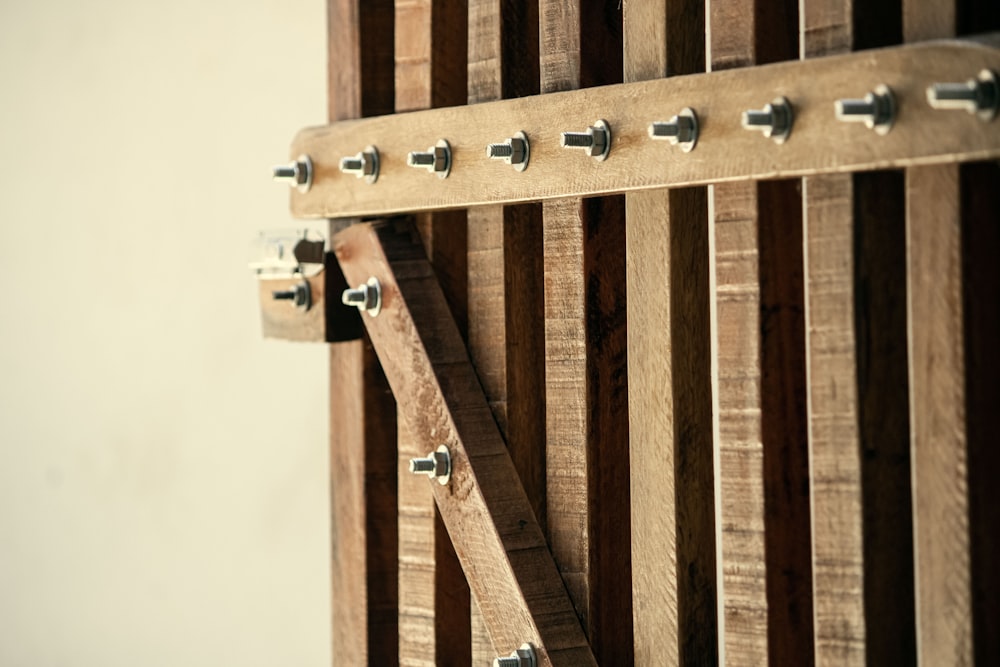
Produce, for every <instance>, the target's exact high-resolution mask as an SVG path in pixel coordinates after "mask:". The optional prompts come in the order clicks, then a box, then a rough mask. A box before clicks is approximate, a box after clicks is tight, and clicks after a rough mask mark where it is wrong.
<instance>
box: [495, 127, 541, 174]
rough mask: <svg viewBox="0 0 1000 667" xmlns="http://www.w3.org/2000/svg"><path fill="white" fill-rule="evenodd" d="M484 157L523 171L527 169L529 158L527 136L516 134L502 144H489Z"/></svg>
mask: <svg viewBox="0 0 1000 667" xmlns="http://www.w3.org/2000/svg"><path fill="white" fill-rule="evenodd" d="M486 157H488V158H490V159H491V160H503V161H504V162H506V163H507V164H509V165H511V166H513V167H514V169H517V170H518V171H524V170H525V169H527V168H528V158H529V157H531V148H530V146H529V145H528V136H527V135H526V134H525V133H524V132H518V133H517V134H515V135H514V136H513V137H509V138H508V139H507V140H506V141H504V142H503V143H499V144H489V145H488V146H487V147H486Z"/></svg>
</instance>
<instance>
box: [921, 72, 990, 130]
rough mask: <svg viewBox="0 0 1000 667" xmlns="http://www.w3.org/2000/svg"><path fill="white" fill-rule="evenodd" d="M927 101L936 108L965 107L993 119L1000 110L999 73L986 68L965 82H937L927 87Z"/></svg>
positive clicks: (985, 119) (987, 118)
mask: <svg viewBox="0 0 1000 667" xmlns="http://www.w3.org/2000/svg"><path fill="white" fill-rule="evenodd" d="M927 103H928V104H930V105H931V106H932V107H933V108H935V109H964V110H966V111H968V112H969V113H974V114H976V115H977V116H979V118H981V119H982V120H984V121H990V120H993V119H994V118H996V115H997V111H998V110H1000V85H998V82H997V75H996V74H995V73H994V72H992V71H990V70H988V69H984V70H982V71H981V72H979V75H978V76H977V77H976V78H975V79H969V80H968V81H966V82H965V83H935V84H934V85H932V86H930V87H929V88H928V89H927Z"/></svg>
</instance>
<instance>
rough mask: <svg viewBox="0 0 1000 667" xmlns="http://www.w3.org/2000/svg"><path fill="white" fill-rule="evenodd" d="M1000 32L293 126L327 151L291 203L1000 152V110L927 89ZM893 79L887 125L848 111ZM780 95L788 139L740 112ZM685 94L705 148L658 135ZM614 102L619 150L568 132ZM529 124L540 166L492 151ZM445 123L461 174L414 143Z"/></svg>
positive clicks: (301, 144) (617, 184) (454, 203)
mask: <svg viewBox="0 0 1000 667" xmlns="http://www.w3.org/2000/svg"><path fill="white" fill-rule="evenodd" d="M998 44H1000V35H997V34H993V35H989V36H986V37H983V38H981V39H980V40H978V41H944V42H925V43H920V44H913V45H908V46H901V47H893V48H888V49H881V50H874V51H862V52H857V53H853V54H847V55H841V56H833V57H829V58H817V59H814V60H808V61H799V62H785V63H778V64H774V65H767V66H761V67H754V68H746V69H734V70H726V71H719V72H711V73H708V74H695V75H690V76H677V77H670V78H667V79H659V80H654V81H644V82H638V83H627V84H618V85H613V86H604V87H599V88H589V89H585V90H577V91H569V92H563V93H551V94H547V95H542V96H536V97H526V98H520V99H514V100H503V101H498V102H490V103H485V104H477V105H472V106H468V107H449V108H443V109H432V110H427V111H418V112H413V113H406V114H396V115H392V116H382V117H378V118H368V119H361V120H350V121H343V122H340V123H336V124H333V125H329V126H324V127H315V128H308V129H305V130H302V131H301V132H300V133H299V134H298V136H297V137H296V138H295V140H294V141H293V143H292V147H291V155H292V156H293V157H296V156H298V155H301V154H307V155H309V156H310V157H311V158H312V162H313V165H314V177H313V184H312V187H311V189H309V190H308V191H307V192H304V193H303V192H298V191H297V190H295V189H293V190H292V195H291V209H292V213H293V215H295V216H297V217H302V218H313V217H345V216H359V215H387V214H392V213H398V212H406V211H419V210H433V209H446V208H457V207H466V206H475V205H481V204H491V203H515V202H524V201H537V200H545V199H554V198H561V197H570V196H591V195H599V194H610V193H617V192H629V191H635V190H642V189H650V188H662V187H675V186H684V185H699V184H707V183H720V182H726V181H740V180H748V179H769V178H786V177H795V176H810V175H814V174H820V173H837V172H848V171H863V170H872V169H887V168H899V167H909V166H914V165H923V164H935V163H940V162H955V161H967V160H985V159H995V158H997V157H1000V123H998V122H983V121H982V120H980V119H979V118H977V117H976V116H975V115H973V114H968V113H965V112H962V111H939V110H934V109H932V108H931V107H930V106H929V105H928V103H927V99H926V89H927V87H928V86H929V85H931V84H933V83H935V82H941V81H965V80H967V79H970V78H972V77H975V76H976V74H977V73H978V72H979V71H980V70H982V69H984V68H988V69H993V70H1000V48H997V45H998ZM879 84H884V85H887V86H889V88H890V89H891V90H892V91H893V94H894V96H895V99H896V104H897V108H898V114H897V117H896V122H895V125H894V126H893V128H892V130H891V131H890V132H889V133H888V134H886V135H885V136H879V135H878V134H875V133H874V132H872V131H870V130H868V129H867V128H865V127H864V125H862V124H859V123H844V122H840V121H838V120H837V119H836V118H835V114H834V102H835V101H836V100H838V99H841V98H860V97H863V96H864V95H865V94H866V93H867V92H869V91H870V90H873V89H874V88H875V87H876V86H878V85H879ZM779 95H781V96H784V97H786V98H787V99H788V100H789V101H790V103H791V105H792V107H793V111H794V116H795V119H794V125H793V128H792V131H791V136H790V137H789V139H788V141H787V142H785V143H784V144H780V145H779V144H777V143H775V142H774V141H772V140H770V139H768V138H766V137H764V136H763V134H762V133H760V132H756V131H748V130H745V129H743V128H742V127H741V116H742V112H743V111H746V110H749V109H759V108H762V107H763V106H764V105H766V104H768V103H769V102H771V101H772V100H773V99H774V98H775V97H777V96H779ZM684 107H691V108H693V109H694V110H695V111H696V113H697V114H698V119H699V124H700V126H701V132H700V136H699V139H698V143H697V146H696V147H695V148H694V150H693V151H691V152H684V151H682V150H681V149H680V147H678V146H671V145H670V144H669V143H667V142H662V141H652V140H650V139H649V137H648V134H647V129H648V127H649V124H650V123H651V122H653V121H662V120H668V119H669V118H670V117H671V116H673V115H675V114H677V113H678V112H680V111H681V110H682V109H683V108H684ZM599 118H601V119H603V120H606V121H607V122H608V124H609V125H610V127H611V134H612V145H611V151H610V155H609V157H608V159H607V160H605V161H598V160H595V159H593V158H591V157H589V156H587V155H586V154H585V153H584V152H582V151H579V150H566V149H563V148H561V147H560V141H559V137H560V133H561V132H563V131H579V130H583V129H585V128H586V127H588V126H589V125H591V124H592V123H594V121H596V120H598V119H599ZM518 131H524V132H525V133H526V134H527V136H528V139H529V141H530V149H531V150H530V162H529V165H528V168H527V169H526V170H524V171H523V172H518V171H515V170H514V169H513V168H512V167H511V166H510V165H507V164H504V163H503V162H502V161H496V160H490V159H487V158H486V157H485V147H486V145H487V144H489V143H493V142H498V141H502V140H504V139H505V138H507V137H510V136H512V135H513V134H514V133H515V132H518ZM439 139H447V140H448V141H449V143H450V145H451V149H452V166H451V173H450V175H449V176H448V178H446V179H439V178H437V177H435V176H434V175H433V174H430V173H428V172H426V171H424V170H423V169H414V168H411V167H408V166H407V165H406V156H407V153H409V152H410V151H423V150H426V149H427V147H428V146H432V145H434V144H435V143H436V142H437V141H438V140H439ZM367 145H374V146H376V147H377V148H378V150H379V152H380V162H381V167H380V174H379V178H378V181H377V182H376V183H374V184H368V183H366V182H365V180H364V179H357V178H355V177H354V176H353V175H350V174H343V173H341V172H340V170H339V164H340V159H341V158H342V157H344V156H349V155H354V154H356V153H357V152H358V151H360V150H362V149H363V148H364V147H365V146H367Z"/></svg>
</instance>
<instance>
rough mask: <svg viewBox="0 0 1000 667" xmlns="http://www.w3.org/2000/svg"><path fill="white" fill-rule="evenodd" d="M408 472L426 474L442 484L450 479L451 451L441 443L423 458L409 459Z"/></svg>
mask: <svg viewBox="0 0 1000 667" xmlns="http://www.w3.org/2000/svg"><path fill="white" fill-rule="evenodd" d="M410 472H412V473H413V474H414V475H427V476H428V477H430V478H431V479H436V480H437V483H438V484H441V485H442V486H443V485H445V484H447V483H448V480H450V479H451V453H449V452H448V448H447V447H445V446H444V445H441V446H440V447H438V448H437V450H435V451H433V452H431V453H430V454H428V455H427V456H425V457H424V458H418V459H410Z"/></svg>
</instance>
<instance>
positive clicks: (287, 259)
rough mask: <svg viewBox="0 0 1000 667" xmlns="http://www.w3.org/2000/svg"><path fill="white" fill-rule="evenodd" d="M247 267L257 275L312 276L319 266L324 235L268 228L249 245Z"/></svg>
mask: <svg viewBox="0 0 1000 667" xmlns="http://www.w3.org/2000/svg"><path fill="white" fill-rule="evenodd" d="M250 250H251V253H252V256H253V261H251V262H250V263H249V267H250V269H251V270H253V271H255V272H256V273H257V276H258V277H260V278H294V277H296V276H301V277H310V276H315V275H316V274H318V273H319V272H320V271H322V269H323V263H324V255H325V253H326V238H325V236H324V235H323V234H321V233H320V232H319V231H317V230H311V229H300V230H298V231H294V230H287V229H286V230H272V231H265V232H261V233H260V234H258V236H257V238H256V239H255V240H254V243H253V244H252V246H251V248H250Z"/></svg>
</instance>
